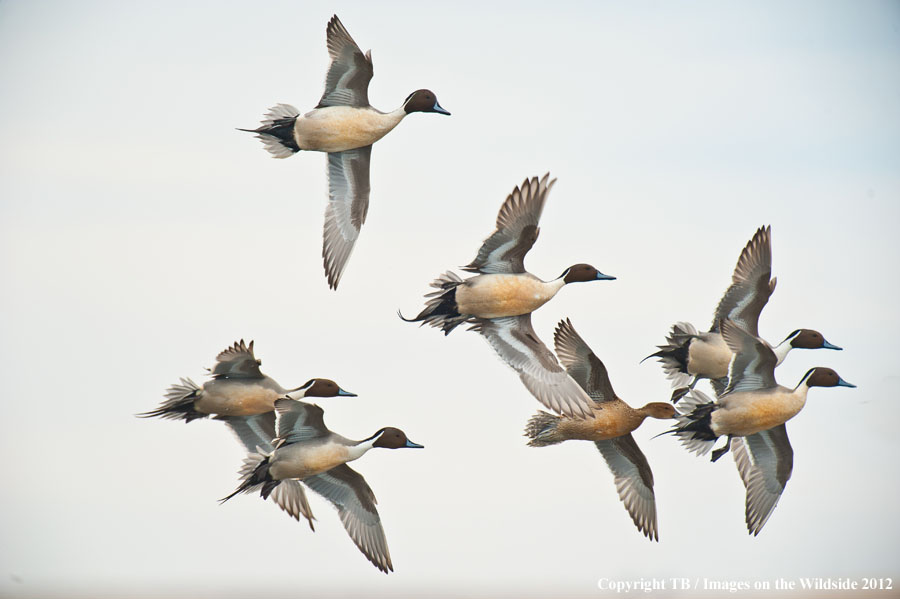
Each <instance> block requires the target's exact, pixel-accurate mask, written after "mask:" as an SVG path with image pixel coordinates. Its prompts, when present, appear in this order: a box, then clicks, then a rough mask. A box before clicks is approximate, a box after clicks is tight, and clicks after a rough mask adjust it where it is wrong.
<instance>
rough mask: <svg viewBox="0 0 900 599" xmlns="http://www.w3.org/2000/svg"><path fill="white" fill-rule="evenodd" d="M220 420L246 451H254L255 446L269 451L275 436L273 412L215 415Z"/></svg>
mask: <svg viewBox="0 0 900 599" xmlns="http://www.w3.org/2000/svg"><path fill="white" fill-rule="evenodd" d="M215 418H216V420H222V421H224V422H225V425H226V426H227V427H228V428H230V429H231V432H233V433H234V435H235V436H236V437H237V438H238V441H240V442H241V444H242V445H243V446H244V447H245V448H246V449H247V451H251V452H252V451H256V450H257V447H258V448H260V449H262V450H263V451H265V452H271V451H272V449H274V447H273V446H272V440H273V439H274V438H275V412H265V413H263V414H254V415H253V416H221V415H220V416H216V417H215Z"/></svg>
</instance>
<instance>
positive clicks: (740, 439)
mask: <svg viewBox="0 0 900 599" xmlns="http://www.w3.org/2000/svg"><path fill="white" fill-rule="evenodd" d="M722 336H723V338H724V339H725V342H726V343H728V346H729V348H730V349H731V351H732V352H734V358H733V359H732V363H731V369H730V371H729V382H728V387H727V389H726V390H725V392H724V393H723V394H722V395H721V397H720V398H719V400H718V401H717V402H713V400H712V399H710V398H709V397H707V396H706V395H705V394H704V393H702V392H701V391H698V390H693V391H692V392H691V394H690V395H688V397H687V399H685V401H683V402H682V405H681V406H680V407H681V408H682V409H683V410H685V411H684V413H683V414H682V415H680V416H679V417H678V420H679V425H678V426H677V427H675V428H674V429H672V430H670V431H667V432H669V433H674V434H675V435H677V436H678V437H679V439H680V440H681V443H682V444H683V445H684V446H685V447H686V448H687V449H688V450H689V451H692V452H694V453H697V454H698V455H704V454H705V453H706V452H708V451H709V450H710V449H711V448H712V446H713V444H714V443H715V441H716V439H718V437H720V436H722V435H727V436H728V441H727V443H726V445H725V446H724V447H723V448H721V449H717V450H716V451H714V452H713V454H712V460H713V461H716V460H718V459H719V458H720V457H721V456H722V455H723V454H724V453H725V452H726V451H728V449H729V447H733V452H734V461H735V464H736V465H737V469H738V473H739V474H740V476H741V481H742V482H743V483H744V487H745V488H746V491H747V495H746V500H745V520H746V523H747V530H748V532H749V533H750V534H753V535H754V536H755V535H758V534H759V533H760V531H761V530H762V528H763V526H764V525H765V524H766V522H767V521H768V519H769V517H770V516H771V515H772V512H773V510H774V509H775V506H776V505H777V503H778V499H779V498H780V497H781V494H782V493H783V492H784V488H785V485H787V481H788V480H789V479H790V477H791V472H792V470H793V464H794V450H793V449H792V448H791V444H790V441H789V439H788V436H787V427H786V426H785V422H787V421H788V420H790V419H791V418H793V417H794V416H796V415H797V414H798V413H799V412H800V410H802V409H803V407H804V406H805V405H806V396H807V393H808V392H809V388H810V387H838V386H840V387H855V386H856V385H852V384H850V383H848V382H847V381H845V380H843V379H842V378H841V377H840V376H839V375H838V374H837V373H836V372H835V371H834V370H832V369H831V368H824V367H816V368H811V369H810V370H808V371H807V372H806V374H805V375H804V376H803V378H802V379H801V380H800V382H799V383H798V384H797V386H796V387H795V388H794V389H788V388H787V387H783V386H781V385H778V384H777V383H776V382H775V374H774V373H775V365H776V361H777V358H776V356H775V353H774V352H773V351H772V348H771V347H770V346H769V345H768V344H767V343H766V342H765V341H763V340H762V339H760V338H758V337H754V336H753V335H751V334H750V333H748V332H747V331H744V330H743V329H741V328H740V327H739V326H738V325H737V324H736V323H734V322H732V321H730V320H725V321H723V322H722Z"/></svg>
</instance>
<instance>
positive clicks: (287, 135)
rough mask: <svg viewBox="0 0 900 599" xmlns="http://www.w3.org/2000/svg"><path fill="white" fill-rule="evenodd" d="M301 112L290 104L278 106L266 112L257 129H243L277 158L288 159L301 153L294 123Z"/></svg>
mask: <svg viewBox="0 0 900 599" xmlns="http://www.w3.org/2000/svg"><path fill="white" fill-rule="evenodd" d="M298 116H300V111H299V110H297V109H296V108H294V107H293V106H291V105H290V104H276V105H275V106H273V107H272V108H270V109H269V111H268V112H266V114H265V116H264V117H263V120H262V121H261V123H262V124H261V125H260V126H259V127H257V128H256V129H241V128H238V131H246V132H247V133H255V134H256V137H257V138H258V139H259V140H260V141H261V142H262V143H263V145H264V146H265V148H266V150H267V151H268V152H269V153H270V154H272V156H274V157H275V158H287V157H288V156H292V155H294V154H296V153H297V152H299V151H300V146H298V145H297V142H296V140H295V139H294V123H295V122H296V120H297V117H298Z"/></svg>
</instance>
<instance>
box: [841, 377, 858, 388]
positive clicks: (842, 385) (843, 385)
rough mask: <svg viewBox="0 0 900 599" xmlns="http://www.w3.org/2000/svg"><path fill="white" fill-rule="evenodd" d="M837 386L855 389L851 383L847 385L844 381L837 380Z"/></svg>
mask: <svg viewBox="0 0 900 599" xmlns="http://www.w3.org/2000/svg"><path fill="white" fill-rule="evenodd" d="M837 386H838V387H852V388H853V389H856V385H854V384H853V383H848V382H847V381H845V380H844V379H838V384H837Z"/></svg>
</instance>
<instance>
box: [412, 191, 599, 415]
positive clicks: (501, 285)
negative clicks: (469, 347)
mask: <svg viewBox="0 0 900 599" xmlns="http://www.w3.org/2000/svg"><path fill="white" fill-rule="evenodd" d="M549 177H550V175H549V173H548V174H546V175H544V176H543V178H541V179H538V178H537V177H533V178H531V179H526V180H525V181H524V182H523V183H522V185H521V188H520V187H516V188H515V189H513V191H512V193H511V194H509V196H508V197H507V198H506V201H505V202H504V203H503V206H501V208H500V213H499V214H498V215H497V230H496V231H494V233H493V234H492V235H491V236H490V237H488V238H487V239H486V240H485V241H484V243H483V245H482V246H481V249H479V250H478V255H477V256H476V257H475V259H474V260H473V261H472V262H471V264H469V265H468V266H464V267H462V269H463V270H465V271H468V272H475V273H479V274H478V275H476V276H474V277H469V278H468V279H466V280H463V279H461V278H460V277H459V276H457V275H456V274H455V273H452V272H449V271H448V272H446V273H444V274H443V275H441V276H440V277H438V279H436V280H435V281H433V282H432V283H431V286H432V287H434V288H436V289H437V291H434V292H432V293H429V294H427V295H426V296H425V297H427V298H431V299H428V300H427V301H426V302H425V308H424V309H423V310H422V311H421V312H420V313H419V315H418V316H416V317H415V318H411V319H408V318H404V317H403V315H402V314H401V315H400V318H403V320H405V321H407V322H420V323H422V324H428V325H430V326H433V327H437V328H440V329H442V330H443V331H444V334H445V335H447V334H449V333H450V331H452V330H453V329H454V328H456V327H457V326H459V325H460V324H462V323H464V322H467V323H470V324H471V325H472V326H471V327H470V330H474V331H477V332H479V333H481V334H482V335H483V336H484V337H485V338H486V339H487V341H488V343H490V345H491V347H493V348H494V350H495V351H496V352H497V354H499V355H500V357H501V358H502V359H503V360H504V361H505V362H506V363H507V364H509V366H511V367H512V368H513V369H514V370H515V371H516V372H518V373H519V378H521V380H522V382H523V383H524V384H525V387H526V388H527V389H528V390H529V391H530V392H531V393H532V395H534V396H535V397H536V398H537V400H538V401H540V402H541V403H542V404H544V405H545V406H547V407H548V408H550V409H551V410H553V411H555V412H558V413H562V414H565V415H567V416H579V417H587V416H590V415H591V414H592V413H593V408H592V406H593V402H592V401H591V399H590V397H588V395H587V394H586V393H585V392H584V390H583V389H582V388H581V387H579V386H578V384H577V383H576V382H575V381H573V380H572V378H571V377H570V376H569V375H568V374H567V373H566V371H565V370H564V369H563V368H562V367H561V366H560V365H559V363H558V362H557V361H556V358H555V357H554V356H553V353H552V352H551V351H550V350H549V349H547V347H546V346H545V345H544V344H543V342H541V340H540V339H539V338H538V336H537V334H536V333H535V332H534V328H533V327H532V325H531V313H532V312H533V311H535V310H537V309H538V308H540V307H541V306H543V305H544V304H545V303H547V302H548V301H550V299H552V298H553V296H555V295H556V294H557V293H558V292H559V290H560V289H562V288H563V286H564V285H566V284H568V283H577V282H584V281H598V280H612V279H615V277H611V276H608V275H605V274H603V273H601V272H600V271H598V270H597V269H596V268H594V267H593V266H591V265H589V264H576V265H574V266H570V267H569V268H567V269H566V270H565V271H563V273H562V274H561V275H560V276H559V277H557V278H556V279H553V280H551V281H542V280H541V279H539V278H537V277H536V276H534V275H533V274H531V273H529V272H527V271H526V270H525V264H524V260H525V254H527V253H528V250H530V249H531V247H532V246H533V245H534V242H535V241H536V240H537V238H538V233H539V232H540V229H539V228H538V221H539V220H540V218H541V212H542V211H543V209H544V203H545V202H546V200H547V195H548V194H549V192H550V189H551V188H552V187H553V184H554V183H555V182H556V179H553V180H549Z"/></svg>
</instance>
